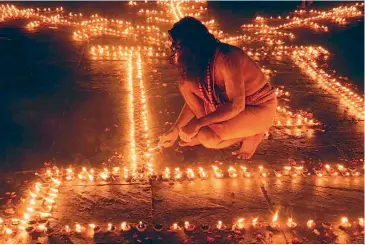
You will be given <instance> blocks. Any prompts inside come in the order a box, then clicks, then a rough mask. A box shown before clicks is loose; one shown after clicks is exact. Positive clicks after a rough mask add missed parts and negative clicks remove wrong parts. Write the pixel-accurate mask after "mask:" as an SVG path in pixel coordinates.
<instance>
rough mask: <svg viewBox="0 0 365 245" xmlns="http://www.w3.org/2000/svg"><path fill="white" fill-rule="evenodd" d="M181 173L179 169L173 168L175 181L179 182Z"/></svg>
mask: <svg viewBox="0 0 365 245" xmlns="http://www.w3.org/2000/svg"><path fill="white" fill-rule="evenodd" d="M182 176H183V174H182V172H181V171H180V168H175V172H174V179H175V180H181V179H182Z"/></svg>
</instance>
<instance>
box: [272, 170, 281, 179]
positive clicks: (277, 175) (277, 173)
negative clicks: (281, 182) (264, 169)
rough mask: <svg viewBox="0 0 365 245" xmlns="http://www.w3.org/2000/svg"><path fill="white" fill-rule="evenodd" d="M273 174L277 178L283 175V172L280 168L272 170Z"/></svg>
mask: <svg viewBox="0 0 365 245" xmlns="http://www.w3.org/2000/svg"><path fill="white" fill-rule="evenodd" d="M274 174H275V176H276V177H277V178H281V177H282V176H283V173H282V172H281V170H274Z"/></svg>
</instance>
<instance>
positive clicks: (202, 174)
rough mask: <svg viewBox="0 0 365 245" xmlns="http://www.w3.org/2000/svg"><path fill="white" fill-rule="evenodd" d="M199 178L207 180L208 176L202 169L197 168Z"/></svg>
mask: <svg viewBox="0 0 365 245" xmlns="http://www.w3.org/2000/svg"><path fill="white" fill-rule="evenodd" d="M199 176H200V178H201V179H208V174H207V172H205V171H204V169H203V168H201V167H200V168H199Z"/></svg>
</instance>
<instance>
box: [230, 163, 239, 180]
mask: <svg viewBox="0 0 365 245" xmlns="http://www.w3.org/2000/svg"><path fill="white" fill-rule="evenodd" d="M228 174H229V177H230V178H232V179H234V178H237V176H238V174H237V170H236V169H235V168H234V167H232V166H230V167H229V168H228Z"/></svg>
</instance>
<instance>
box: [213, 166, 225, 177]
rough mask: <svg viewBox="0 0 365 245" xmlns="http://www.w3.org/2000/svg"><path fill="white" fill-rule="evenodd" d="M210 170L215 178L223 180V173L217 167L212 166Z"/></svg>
mask: <svg viewBox="0 0 365 245" xmlns="http://www.w3.org/2000/svg"><path fill="white" fill-rule="evenodd" d="M212 168H213V171H214V175H215V177H216V178H218V179H220V178H223V171H222V170H221V169H219V168H218V167H217V166H212Z"/></svg>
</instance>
